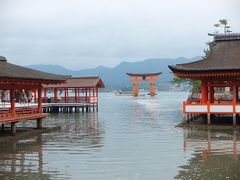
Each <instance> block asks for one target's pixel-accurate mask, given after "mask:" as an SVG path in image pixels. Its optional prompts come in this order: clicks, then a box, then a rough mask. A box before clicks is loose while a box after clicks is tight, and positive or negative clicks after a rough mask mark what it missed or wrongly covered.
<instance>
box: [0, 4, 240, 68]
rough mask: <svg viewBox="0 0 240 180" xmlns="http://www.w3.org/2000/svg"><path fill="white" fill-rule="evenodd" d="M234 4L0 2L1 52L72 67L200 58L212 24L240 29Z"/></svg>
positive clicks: (26, 60) (18, 58)
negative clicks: (224, 22)
mask: <svg viewBox="0 0 240 180" xmlns="http://www.w3.org/2000/svg"><path fill="white" fill-rule="evenodd" d="M239 7H240V3H239V2H238V0H222V1H219V0H211V1H208V0H201V1H200V0H196V1H193V0H169V1H159V0H71V1H68V0H51V1H48V0H41V1H37V0H1V2H0V23H1V25H2V28H0V41H1V44H0V54H1V55H4V56H6V57H7V58H8V59H9V60H10V61H11V62H13V63H17V64H20V65H28V64H39V63H42V64H60V65H64V66H66V67H69V68H73V69H81V68H86V67H95V66H98V65H107V66H114V65H116V64H117V63H119V62H120V61H123V60H130V61H135V60H141V59H145V58H152V57H178V56H185V57H191V56H196V55H200V54H201V53H202V49H203V48H205V47H206V45H205V42H207V41H209V40H211V38H210V37H208V36H207V33H208V32H213V31H214V30H216V29H215V28H214V27H213V24H214V23H216V22H217V20H218V19H219V18H227V19H228V20H229V23H230V24H231V25H232V27H233V28H232V30H233V31H235V32H237V31H239V29H240V21H239V18H240V12H239V9H238V8H239Z"/></svg>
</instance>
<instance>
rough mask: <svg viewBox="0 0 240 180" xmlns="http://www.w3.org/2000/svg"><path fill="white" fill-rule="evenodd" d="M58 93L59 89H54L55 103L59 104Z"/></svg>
mask: <svg viewBox="0 0 240 180" xmlns="http://www.w3.org/2000/svg"><path fill="white" fill-rule="evenodd" d="M57 92H58V89H57V88H54V102H57Z"/></svg>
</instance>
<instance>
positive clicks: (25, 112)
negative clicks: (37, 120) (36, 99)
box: [0, 108, 39, 120]
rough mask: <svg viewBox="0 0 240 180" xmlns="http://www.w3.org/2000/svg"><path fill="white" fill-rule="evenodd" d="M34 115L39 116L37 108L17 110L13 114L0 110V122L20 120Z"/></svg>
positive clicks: (6, 110) (9, 111)
mask: <svg viewBox="0 0 240 180" xmlns="http://www.w3.org/2000/svg"><path fill="white" fill-rule="evenodd" d="M36 114H39V110H38V109H37V108H17V109H16V110H15V113H12V112H11V110H10V109H2V110H0V120H3V119H9V118H20V117H25V116H30V115H36Z"/></svg>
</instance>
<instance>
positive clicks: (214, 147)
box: [0, 92, 240, 180]
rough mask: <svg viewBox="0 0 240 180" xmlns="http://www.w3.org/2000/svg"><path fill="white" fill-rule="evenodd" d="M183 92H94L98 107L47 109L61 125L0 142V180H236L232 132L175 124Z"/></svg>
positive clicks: (236, 155)
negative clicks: (83, 110) (77, 110)
mask: <svg viewBox="0 0 240 180" xmlns="http://www.w3.org/2000/svg"><path fill="white" fill-rule="evenodd" d="M187 95H188V94H187V93H171V92H161V93H159V94H158V96H156V97H153V98H151V97H148V96H146V97H137V98H133V97H119V96H114V95H111V94H101V97H100V100H101V102H100V105H99V107H100V109H99V112H98V113H96V112H91V113H76V114H51V115H50V116H49V118H48V119H46V120H45V121H44V123H45V125H46V126H52V127H54V126H61V130H59V131H57V132H51V133H44V134H42V135H39V136H36V137H31V138H29V139H27V140H20V141H16V142H11V143H9V144H7V145H3V144H2V145H0V179H27V178H28V179H31V180H32V179H76V180H78V179H86V180H96V179H98V180H146V179H149V180H157V179H174V178H175V179H226V178H229V179H240V178H239V177H240V174H239V167H240V166H239V165H240V163H239V154H240V152H239V151H240V145H239V139H240V132H239V131H233V130H213V129H211V130H204V129H203V130H198V129H180V128H175V125H177V124H178V123H180V122H181V121H182V113H181V104H182V101H183V100H184V99H186V96H187ZM31 123H33V122H30V121H29V122H27V123H25V124H24V126H29V125H31ZM33 125H34V124H33ZM33 125H32V126H33Z"/></svg>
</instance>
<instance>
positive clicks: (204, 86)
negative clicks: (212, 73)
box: [201, 81, 208, 103]
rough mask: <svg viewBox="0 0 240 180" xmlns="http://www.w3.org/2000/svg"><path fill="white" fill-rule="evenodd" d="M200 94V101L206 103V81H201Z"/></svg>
mask: <svg viewBox="0 0 240 180" xmlns="http://www.w3.org/2000/svg"><path fill="white" fill-rule="evenodd" d="M201 94H202V103H207V101H208V88H207V83H206V81H202V83H201Z"/></svg>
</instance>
